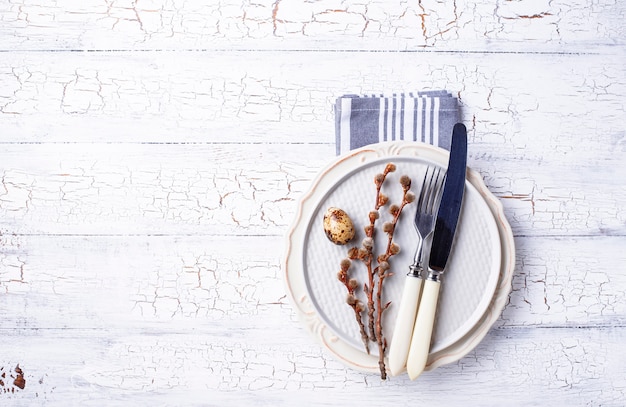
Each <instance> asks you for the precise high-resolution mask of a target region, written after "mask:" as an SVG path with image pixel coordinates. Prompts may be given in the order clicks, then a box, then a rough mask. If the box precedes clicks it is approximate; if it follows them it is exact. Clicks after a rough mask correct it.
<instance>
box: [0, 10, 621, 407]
mask: <svg viewBox="0 0 626 407" xmlns="http://www.w3.org/2000/svg"><path fill="white" fill-rule="evenodd" d="M204 3H209V4H204ZM625 17H626V3H624V2H617V1H604V0H600V1H596V2H583V1H568V2H565V1H556V0H555V1H539V0H537V1H530V0H525V1H510V0H509V1H507V0H497V1H485V0H480V1H478V2H470V1H462V0H458V1H453V2H441V1H432V0H423V1H413V2H398V1H383V0H374V1H366V2H359V1H333V0H321V1H301V0H292V1H286V0H282V1H281V0H259V1H242V2H237V1H234V0H221V1H219V2H200V1H197V2H193V1H187V2H185V1H178V0H169V1H158V0H154V1H144V0H141V1H131V0H127V1H115V0H110V1H102V0H100V1H97V0H86V1H70V0H59V1H55V2H48V1H42V0H33V1H19V0H2V1H0V180H1V185H0V340H1V345H0V369H1V371H0V376H1V375H2V374H4V376H2V377H1V378H2V386H0V405H3V406H4V405H18V406H34V405H54V406H56V405H58V406H71V405H106V406H112V405H124V406H127V405H214V406H226V405H247V406H257V405H258V406H277V405H296V403H301V404H302V403H304V405H356V406H365V405H431V406H434V405H442V406H453V405H463V406H465V405H488V406H489V405H492V406H499V405H503V403H504V402H506V404H507V405H525V406H526V405H551V406H555V405H567V406H574V405H575V406H600V405H601V406H623V405H625V404H626V367H625V366H626V356H625V354H626V353H625V351H624V344H625V343H626V325H625V323H626V267H625V266H624V265H625V264H626V250H625V249H626V237H625V236H626V211H624V201H626V188H624V185H625V184H626V161H625V158H626V135H625V122H626V114H625V109H624V100H625V96H624V95H625V94H626V75H625V74H626V68H625V63H626V58H625V55H626V54H625V53H624V50H625V46H626V32H625V27H626V25H625V24H624V19H625ZM420 89H446V90H448V91H450V92H452V93H453V94H454V95H456V96H458V98H459V100H460V103H461V105H462V109H463V122H464V123H465V124H466V125H467V126H468V129H469V138H470V145H469V158H468V164H469V165H470V166H471V167H472V168H474V169H476V170H477V171H479V172H480V173H481V174H482V175H483V177H484V178H485V182H486V183H487V185H488V187H489V189H490V190H491V191H492V192H493V193H494V194H495V195H496V196H497V197H498V198H499V199H500V200H501V201H502V203H503V204H504V207H505V212H506V215H507V218H508V220H509V222H510V223H511V226H512V228H513V232H514V235H515V243H516V246H517V255H516V259H517V261H516V269H515V276H514V280H513V289H512V293H511V295H510V301H509V303H508V305H507V306H506V308H505V310H504V312H503V314H502V316H501V318H500V319H499V320H498V322H497V323H496V324H495V325H494V327H493V328H492V329H491V330H490V332H489V334H488V335H487V337H486V338H485V340H484V341H482V342H481V343H480V344H479V345H478V346H477V347H476V348H475V350H474V351H472V352H471V353H470V354H469V355H468V356H467V357H465V358H463V359H461V360H460V361H459V362H457V363H453V364H451V365H446V366H444V367H442V368H439V369H436V370H435V371H433V372H429V373H427V374H424V375H423V376H422V377H420V378H419V380H417V381H415V382H411V381H409V380H408V379H407V378H406V377H395V378H392V379H391V380H388V381H386V382H382V381H381V380H380V379H379V377H378V376H377V375H376V374H363V373H361V372H358V371H354V370H351V369H348V368H346V367H344V366H343V365H342V364H341V363H339V362H338V361H336V360H335V359H333V358H332V357H330V356H329V355H328V354H326V353H325V352H324V351H323V350H322V348H321V347H320V346H319V345H318V344H317V343H315V342H314V341H313V339H312V338H311V337H310V336H309V335H308V333H307V332H306V331H305V329H304V327H303V325H302V324H301V323H300V322H299V321H298V320H297V318H296V316H295V312H294V311H293V309H292V307H291V305H290V304H289V303H288V301H287V299H286V296H285V290H284V286H283V281H282V274H281V262H282V258H283V250H284V243H285V234H286V232H287V230H288V228H289V225H290V223H291V221H292V219H293V217H294V214H295V210H296V207H297V200H298V199H299V198H300V197H301V195H302V194H303V192H304V191H306V190H307V188H308V187H309V185H310V183H311V181H312V179H313V178H314V177H315V176H316V174H317V173H318V171H319V170H320V169H321V168H322V167H324V166H325V165H327V164H328V163H329V162H330V161H331V160H332V159H333V158H334V148H335V145H334V123H333V120H334V116H333V110H332V105H333V103H334V100H335V98H336V97H338V96H340V95H342V94H344V93H357V94H358V93H364V92H366V93H392V92H402V91H414V90H420ZM18 365H19V369H21V370H20V371H21V374H18V373H17V372H16V371H15V370H16V367H17V366H18ZM18 376H19V377H23V379H24V380H25V382H20V380H18V381H17V382H15V383H14V379H15V378H17V377H18ZM21 387H23V388H21Z"/></svg>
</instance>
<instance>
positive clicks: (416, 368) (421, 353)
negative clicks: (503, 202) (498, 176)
mask: <svg viewBox="0 0 626 407" xmlns="http://www.w3.org/2000/svg"><path fill="white" fill-rule="evenodd" d="M466 167H467V129H466V128H465V126H464V125H463V124H461V123H457V124H455V125H454V129H453V131H452V145H451V147H450V157H449V158H448V170H447V172H446V180H445V184H444V187H443V194H442V196H441V202H440V204H439V211H438V212H437V220H436V221H435V232H434V235H433V241H432V246H431V250H430V256H429V260H428V275H427V276H426V277H425V279H424V283H423V288H422V296H421V300H420V305H419V309H418V311H417V316H416V318H415V325H414V328H413V336H412V337H411V345H410V348H409V356H408V358H407V372H408V374H409V378H410V379H411V380H415V379H416V378H417V377H418V376H419V375H420V374H422V372H423V371H424V368H425V367H426V362H427V361H428V352H429V350H430V342H431V338H432V331H433V325H434V322H435V313H436V310H437V299H438V298H439V287H440V286H441V276H442V274H443V273H444V271H445V268H446V264H447V263H448V259H449V257H450V252H451V250H452V244H453V242H454V235H455V232H456V227H457V223H458V220H459V215H460V213H461V205H462V203H463V193H464V191H465V172H466Z"/></svg>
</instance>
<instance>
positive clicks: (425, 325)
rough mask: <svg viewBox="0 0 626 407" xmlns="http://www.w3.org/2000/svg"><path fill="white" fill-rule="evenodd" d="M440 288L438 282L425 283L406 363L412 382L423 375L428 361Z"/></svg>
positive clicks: (428, 281) (427, 281)
mask: <svg viewBox="0 0 626 407" xmlns="http://www.w3.org/2000/svg"><path fill="white" fill-rule="evenodd" d="M440 286H441V284H440V283H439V282H438V281H433V280H428V279H427V280H426V281H425V282H424V289H423V290H422V298H421V300H420V305H419V310H418V311H417V318H416V319H415V327H414V328H413V337H412V338H411V346H410V348H409V357H408V359H407V362H406V370H407V373H408V374H409V378H410V379H411V380H415V379H416V378H417V376H419V375H420V374H422V372H423V371H424V368H425V367H426V361H428V352H429V351H430V340H431V337H432V333H433V325H434V323H435V312H436V310H437V299H438V298H439V287H440Z"/></svg>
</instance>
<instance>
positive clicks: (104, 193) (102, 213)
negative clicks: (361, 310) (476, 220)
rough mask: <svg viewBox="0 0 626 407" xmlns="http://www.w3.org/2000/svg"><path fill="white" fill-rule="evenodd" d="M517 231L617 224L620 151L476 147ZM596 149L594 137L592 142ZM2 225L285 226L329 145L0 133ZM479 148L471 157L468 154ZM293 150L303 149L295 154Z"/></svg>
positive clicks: (101, 230) (621, 195)
mask: <svg viewBox="0 0 626 407" xmlns="http://www.w3.org/2000/svg"><path fill="white" fill-rule="evenodd" d="M476 148H477V146H475V145H473V146H472V153H471V155H470V159H469V161H468V164H469V165H470V166H471V167H472V168H475V169H476V170H477V171H479V172H481V173H482V174H483V175H484V177H485V180H486V184H487V186H488V188H489V189H490V190H491V191H493V192H494V193H495V194H496V196H498V197H500V198H501V200H502V202H503V204H504V205H505V213H506V216H507V217H508V219H509V222H510V223H511V225H512V227H513V230H514V233H515V234H516V235H520V236H521V235H524V236H548V235H556V236H564V235H570V234H575V235H585V236H604V235H608V236H615V235H617V236H619V235H624V234H626V222H625V221H626V218H625V216H626V214H624V212H623V211H622V210H621V208H622V206H623V202H624V201H625V200H626V190H624V188H622V186H623V185H624V182H625V177H626V162H624V161H623V160H621V156H620V155H619V154H617V155H615V154H613V153H612V152H611V151H610V149H611V146H604V149H605V154H603V155H598V156H595V157H590V158H591V160H590V161H585V160H583V159H582V158H581V159H580V161H578V160H572V161H571V162H568V161H567V160H558V161H552V160H551V159H550V157H551V155H552V154H551V153H550V152H545V153H546V158H545V159H544V158H543V157H536V158H532V157H523V158H521V160H523V161H524V164H523V168H524V169H523V170H521V169H520V168H521V167H520V164H519V163H518V162H517V161H516V160H515V159H513V158H511V157H510V156H509V157H506V156H495V155H490V156H488V157H485V156H484V155H483V153H482V152H478V153H475V152H474V151H475V150H476ZM596 148H598V149H599V148H600V147H596ZM3 150H4V153H3V161H2V168H1V169H0V181H1V183H0V215H1V216H2V225H3V226H2V227H3V233H7V234H12V233H16V234H52V235H54V234H79V235H84V234H86V235H93V234H96V235H98V234H113V235H128V234H130V235H133V234H151V235H153V234H166V235H172V234H173V235H179V234H182V235H186V234H194V235H206V234H209V235H267V234H270V235H282V234H284V233H285V232H286V230H287V228H288V227H289V225H290V224H291V222H292V220H293V219H294V215H295V212H296V210H297V200H298V199H299V198H300V197H301V196H302V194H303V193H304V192H305V191H306V190H307V189H308V188H309V187H310V185H311V182H312V180H313V179H314V178H315V176H316V175H317V174H318V172H319V171H320V170H321V169H322V168H323V167H324V166H326V165H327V164H328V163H329V162H331V161H332V159H333V158H334V147H333V146H332V145H306V144H265V145H248V144H200V145H196V144H174V145H170V144H130V145H124V144H85V143H80V144H5V145H4V146H3ZM476 154H478V156H476ZM302 157H306V160H303V159H302Z"/></svg>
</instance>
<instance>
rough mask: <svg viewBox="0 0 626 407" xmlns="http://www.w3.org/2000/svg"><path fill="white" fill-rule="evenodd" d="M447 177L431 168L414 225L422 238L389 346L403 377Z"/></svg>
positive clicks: (392, 366) (393, 365)
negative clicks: (428, 254) (429, 247)
mask: <svg viewBox="0 0 626 407" xmlns="http://www.w3.org/2000/svg"><path fill="white" fill-rule="evenodd" d="M444 178H445V174H442V171H441V169H440V168H439V167H433V166H428V167H427V168H426V173H425V174H424V180H423V182H422V189H421V191H420V195H419V198H418V200H417V210H416V212H415V222H414V223H415V230H416V231H417V235H418V244H417V250H416V251H415V256H414V258H413V264H412V265H411V266H409V274H408V275H407V278H406V281H405V283H404V289H403V292H402V300H401V301H400V308H399V310H398V317H397V318H396V324H395V327H394V329H393V336H392V338H391V345H390V346H389V363H388V365H389V370H390V372H391V374H392V375H393V376H396V375H398V374H400V373H401V372H402V370H403V369H404V367H405V366H406V361H407V356H408V354H409V346H410V343H411V335H412V334H413V325H414V323H415V316H416V315H417V308H418V304H419V298H420V291H421V289H422V281H424V280H423V279H421V278H419V277H420V275H421V273H422V272H423V271H424V267H423V264H424V261H423V260H425V259H423V253H424V252H427V251H426V250H424V249H425V246H426V245H428V244H429V243H430V240H431V237H432V234H433V230H434V228H435V219H436V217H437V209H438V207H439V198H440V197H441V190H442V187H443V180H444Z"/></svg>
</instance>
